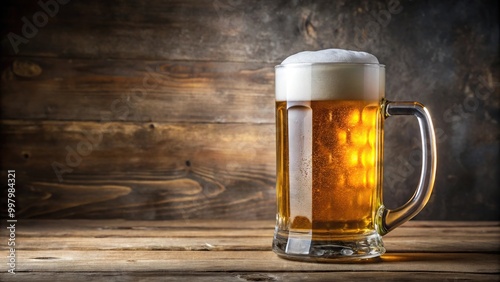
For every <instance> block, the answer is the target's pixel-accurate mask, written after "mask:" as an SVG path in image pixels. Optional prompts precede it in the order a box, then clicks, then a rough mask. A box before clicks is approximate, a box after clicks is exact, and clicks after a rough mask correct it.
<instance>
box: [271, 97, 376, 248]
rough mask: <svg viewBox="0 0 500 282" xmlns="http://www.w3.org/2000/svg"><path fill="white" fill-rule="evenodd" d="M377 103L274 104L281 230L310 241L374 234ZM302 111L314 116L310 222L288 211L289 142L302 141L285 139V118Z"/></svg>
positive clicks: (352, 101)
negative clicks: (302, 234) (305, 234)
mask: <svg viewBox="0 0 500 282" xmlns="http://www.w3.org/2000/svg"><path fill="white" fill-rule="evenodd" d="M379 103H380V102H379V101H364V100H325V101H310V102H307V103H290V102H286V101H278V102H276V127H277V128H276V132H277V136H276V138H277V152H278V154H277V198H278V218H279V219H278V221H279V222H282V225H283V226H290V229H292V230H294V231H296V232H300V231H304V232H308V231H311V232H312V235H313V239H314V238H315V235H318V236H319V237H322V236H324V235H326V234H330V235H348V234H366V233H370V232H373V230H374V229H375V228H374V217H375V215H374V213H375V211H376V208H374V207H375V206H377V205H378V199H379V197H378V194H379V193H380V187H379V185H378V184H379V183H380V182H381V181H380V177H381V175H380V164H381V163H382V161H381V156H380V155H379V153H378V152H380V149H381V148H382V119H381V114H380V105H379ZM287 104H292V106H291V107H290V106H287ZM296 104H299V106H296ZM303 104H306V105H307V106H302V105H303ZM301 108H306V109H305V110H306V111H310V112H311V113H312V121H311V125H312V128H311V131H312V158H311V163H310V164H311V165H312V168H311V172H312V177H311V179H312V187H311V193H312V196H311V203H310V204H311V207H310V209H311V217H312V218H308V216H307V215H300V214H296V215H295V216H294V217H293V218H292V217H291V211H290V186H289V183H290V179H289V177H290V172H289V155H290V152H289V138H290V137H291V138H300V136H289V120H288V116H289V112H290V111H301V110H304V109H301ZM292 201H293V199H292ZM306 209H307V208H306ZM292 212H293V211H292ZM288 221H290V222H288ZM316 237H317V236H316Z"/></svg>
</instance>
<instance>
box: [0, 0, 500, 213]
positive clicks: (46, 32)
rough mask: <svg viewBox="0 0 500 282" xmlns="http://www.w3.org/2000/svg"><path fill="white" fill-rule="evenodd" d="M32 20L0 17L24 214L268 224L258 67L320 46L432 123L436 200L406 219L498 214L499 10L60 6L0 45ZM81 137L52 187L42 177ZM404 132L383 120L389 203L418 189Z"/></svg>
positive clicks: (268, 114) (409, 133) (278, 4)
mask: <svg viewBox="0 0 500 282" xmlns="http://www.w3.org/2000/svg"><path fill="white" fill-rule="evenodd" d="M43 1H49V0H43ZM392 3H393V4H394V2H392ZM41 10H42V8H41V7H40V6H39V4H38V1H29V0H19V1H16V0H7V1H3V2H2V9H0V34H1V50H0V52H1V55H2V58H1V60H0V61H1V63H0V66H1V70H0V71H1V79H2V81H1V82H2V83H1V86H0V91H1V95H0V118H1V119H2V120H3V125H2V133H1V137H2V138H3V139H2V145H1V150H0V155H1V159H2V160H1V169H2V173H4V170H5V169H12V168H14V167H15V169H16V170H17V171H18V172H19V175H20V177H19V180H18V182H19V184H20V187H22V191H21V192H19V193H20V195H19V196H20V199H21V206H22V209H21V210H22V212H20V215H22V216H23V217H26V218H29V217H36V218H42V217H45V218H61V217H68V218H99V217H102V218H108V217H109V218H120V217H122V218H128V219H130V218H133V219H156V218H158V219H160V218H161V219H164V218H196V217H201V218H205V217H213V216H216V217H219V218H231V217H233V218H239V219H243V218H244V219H256V218H260V219H267V218H270V217H273V214H274V204H272V202H273V199H274V197H275V196H274V194H273V192H272V190H273V189H272V186H273V185H274V177H273V176H272V174H273V173H274V143H273V141H272V137H273V136H274V133H273V132H272V130H273V127H272V123H273V122H274V118H273V98H272V97H273V92H274V91H273V69H272V67H273V65H275V64H277V63H279V62H280V61H281V60H282V59H283V58H285V57H286V56H288V55H290V54H293V53H296V52H299V51H304V50H317V49H323V48H332V47H336V48H344V49H353V50H363V51H367V52H370V53H373V54H375V55H376V56H377V57H378V58H379V61H380V62H381V63H383V64H385V65H386V70H387V85H386V86H387V87H386V89H387V94H386V97H387V98H388V99H389V100H409V101H414V100H416V101H419V102H422V103H424V104H425V105H426V106H427V108H428V109H429V110H430V112H431V113H432V115H433V120H434V125H435V128H436V130H438V131H437V132H438V154H439V156H438V159H439V161H438V164H439V167H438V174H437V178H436V185H435V187H436V189H435V192H434V194H433V196H432V198H431V200H430V202H429V204H428V205H427V207H426V208H425V209H424V210H423V211H422V212H421V213H420V214H419V215H417V219H453V220H477V219H489V220H498V219H499V214H500V212H499V207H500V206H499V205H498V198H499V190H498V189H497V187H498V186H499V185H498V184H499V177H498V175H499V174H498V168H499V158H498V151H499V144H500V143H499V136H500V135H499V134H498V133H499V131H498V130H499V127H498V123H499V122H500V120H499V115H498V109H499V103H498V102H497V100H496V97H498V94H499V89H500V87H499V85H500V84H499V80H498V77H500V76H499V75H498V74H499V73H500V72H499V70H500V68H499V67H498V66H499V65H498V61H499V60H498V58H499V56H498V50H499V48H498V46H499V43H498V34H499V25H498V21H499V19H498V1H495V0H482V1H474V2H470V1H453V2H451V1H448V2H441V3H434V2H432V1H405V0H401V1H399V7H397V10H398V11H397V12H396V11H392V10H391V11H392V12H390V14H389V16H387V12H388V10H390V8H389V1H387V0H378V1H368V0H353V1H314V0H311V1H309V0H308V1H284V0H277V1H266V0H257V1H253V2H252V3H247V2H244V1H240V0H213V1H200V0H187V1H180V0H174V1H159V0H151V1H147V2H144V3H143V2H137V1H124V0H110V1H97V0H89V1H69V3H68V4H65V5H62V4H61V5H59V8H58V11H57V12H56V15H53V16H49V17H48V21H47V23H46V24H44V25H43V27H40V28H37V30H36V31H35V32H34V33H33V34H30V36H26V38H25V39H26V41H25V42H23V43H20V44H19V45H18V46H17V47H18V50H15V48H13V44H12V43H11V42H10V40H9V37H8V35H9V34H11V33H12V34H13V33H15V34H17V35H19V36H25V35H23V25H25V24H26V21H31V22H33V16H34V15H36V13H38V12H40V11H41ZM38 20H40V18H39V19H38ZM12 34H11V35H12ZM27 37H29V38H27ZM150 70H152V71H150ZM149 75H151V80H148V78H150V76H149ZM145 79H146V80H147V81H148V82H149V83H148V84H145V83H144V82H145ZM53 121H57V122H61V123H57V122H56V123H55V124H54V125H55V127H53V126H51V122H53ZM16 122H18V123H16ZM89 122H90V123H89ZM220 124H227V125H228V126H227V127H225V126H221V125H220ZM236 124H238V126H236ZM391 124H392V125H391ZM157 125H158V126H159V127H163V126H166V127H165V128H168V130H167V131H168V132H170V133H161V135H160V134H155V133H154V132H157V131H155V130H154V128H155V126H157ZM233 125H234V127H232V126H233ZM203 126H206V127H203ZM237 127H238V128H237ZM96 128H99V129H97V133H99V132H100V130H101V128H102V130H103V131H104V132H105V137H106V138H105V139H103V141H102V144H100V145H99V146H100V147H99V148H98V149H95V150H92V152H91V154H89V155H88V156H85V157H84V158H82V160H81V162H79V161H78V160H73V161H75V162H76V163H78V165H75V167H71V169H72V171H71V172H70V173H66V174H65V175H64V177H63V178H64V183H60V182H59V179H58V177H57V176H56V175H55V173H54V171H53V169H52V167H51V164H52V163H53V162H59V163H62V164H64V165H65V164H66V163H67V162H66V160H65V159H66V157H67V156H68V155H67V154H68V152H67V146H70V148H73V149H75V150H76V146H78V144H80V142H82V140H83V141H85V138H86V137H85V133H83V132H82V130H83V129H85V130H88V131H90V132H91V133H96ZM130 128H134V129H133V130H131V131H130ZM178 128H181V129H178ZM222 128H224V129H222ZM264 128H265V129H264ZM191 130H199V135H198V136H197V137H196V138H194V137H193V134H194V133H192V131H191ZM107 132H113V133H112V134H111V133H107ZM187 132H190V133H187ZM163 134H166V136H167V137H168V138H163ZM169 134H170V135H169ZM224 135H228V136H227V137H224ZM214 136H215V137H214ZM417 136H418V129H417V123H416V121H414V120H412V119H403V118H400V119H397V120H394V122H393V121H392V120H388V122H387V123H386V128H385V137H386V138H385V144H386V147H387V148H389V149H388V150H386V151H385V152H386V155H385V156H386V157H385V168H384V170H385V176H384V179H385V181H386V183H385V189H386V193H385V197H384V198H385V200H386V201H387V206H389V207H397V206H398V205H399V204H402V203H404V202H406V200H407V199H408V198H409V197H410V196H411V194H412V192H413V187H416V183H417V181H418V176H419V173H418V172H419V165H420V164H419V163H418V160H417V161H415V152H418V148H419V146H420V145H419V144H420V142H419V141H418V140H417ZM4 137H5V138H7V139H4ZM191 138H194V139H195V140H196V141H195V142H194V143H192V144H191ZM204 138H206V139H207V140H206V141H205V140H204ZM258 138H264V139H265V140H266V143H265V144H264V143H262V141H258V140H257V139H258ZM4 140H6V141H4ZM227 140H233V141H234V142H237V144H233V143H231V142H227ZM256 140H257V141H256ZM128 142H130V143H128ZM82 144H83V143H82ZM84 145H85V144H83V145H82V146H84ZM192 159H194V160H195V161H193V160H192ZM70 162H71V160H70ZM410 162H411V163H410ZM187 164H190V165H187ZM0 175H2V176H3V174H0ZM85 181H88V182H87V183H85ZM2 185H4V184H2ZM219 185H220V186H219ZM1 187H5V186H1ZM200 187H201V188H200ZM219 187H224V191H223V192H220V191H222V189H221V188H219ZM184 189H185V191H183V190H184ZM200 189H202V191H203V192H201V194H200V192H196V191H200ZM210 191H219V192H220V193H219V192H216V194H212V192H210ZM189 193H194V194H189ZM217 193H219V194H217ZM188 194H189V195H188ZM207 195H208V196H207ZM167 199H168V200H167ZM228 201H229V202H228ZM237 206H240V207H242V208H243V209H239V208H237ZM0 208H2V209H4V206H2V207H0Z"/></svg>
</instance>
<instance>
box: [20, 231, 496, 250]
mask: <svg viewBox="0 0 500 282" xmlns="http://www.w3.org/2000/svg"><path fill="white" fill-rule="evenodd" d="M268 235H269V236H265V237H253V236H246V237H242V236H235V237H229V236H226V237H217V236H207V237H177V236H170V235H167V234H165V236H164V237H116V236H113V237H110V238H89V237H70V238H66V237H42V238H36V237H31V238H23V237H21V239H19V247H20V248H22V249H23V250H38V249H40V248H43V249H45V250H96V249H99V250H139V249H140V250H163V251H247V250H256V251H269V250H270V249H271V241H272V235H273V234H272V233H268ZM20 236H22V235H20ZM494 239H496V238H493V237H488V238H471V237H465V238H464V237H456V236H453V237H444V238H443V237H438V238H435V237H433V236H431V237H425V238H418V239H408V238H401V237H394V236H391V235H387V236H386V237H385V238H384V243H385V247H386V249H387V250H388V251H390V252H422V253H425V252H430V253H447V252H453V250H455V249H457V252H469V253H471V252H483V253H492V252H498V251H499V250H500V242H499V241H498V240H497V241H495V240H494Z"/></svg>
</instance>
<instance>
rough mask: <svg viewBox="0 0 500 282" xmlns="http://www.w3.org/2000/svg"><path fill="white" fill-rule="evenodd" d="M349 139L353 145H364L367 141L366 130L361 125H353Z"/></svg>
mask: <svg viewBox="0 0 500 282" xmlns="http://www.w3.org/2000/svg"><path fill="white" fill-rule="evenodd" d="M350 137H351V138H350V141H351V143H352V144H354V145H358V146H359V145H364V144H366V142H367V132H366V129H364V128H363V127H361V126H357V127H354V128H353V129H352V130H351V136H350Z"/></svg>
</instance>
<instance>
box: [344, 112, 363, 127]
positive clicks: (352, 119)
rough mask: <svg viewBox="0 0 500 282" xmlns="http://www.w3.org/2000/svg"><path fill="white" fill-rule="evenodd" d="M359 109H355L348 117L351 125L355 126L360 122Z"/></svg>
mask: <svg viewBox="0 0 500 282" xmlns="http://www.w3.org/2000/svg"><path fill="white" fill-rule="evenodd" d="M359 115H360V114H359V110H358V109H354V110H353V111H352V112H351V113H350V114H349V117H348V119H347V121H348V124H349V126H355V125H356V124H358V122H359Z"/></svg>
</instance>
